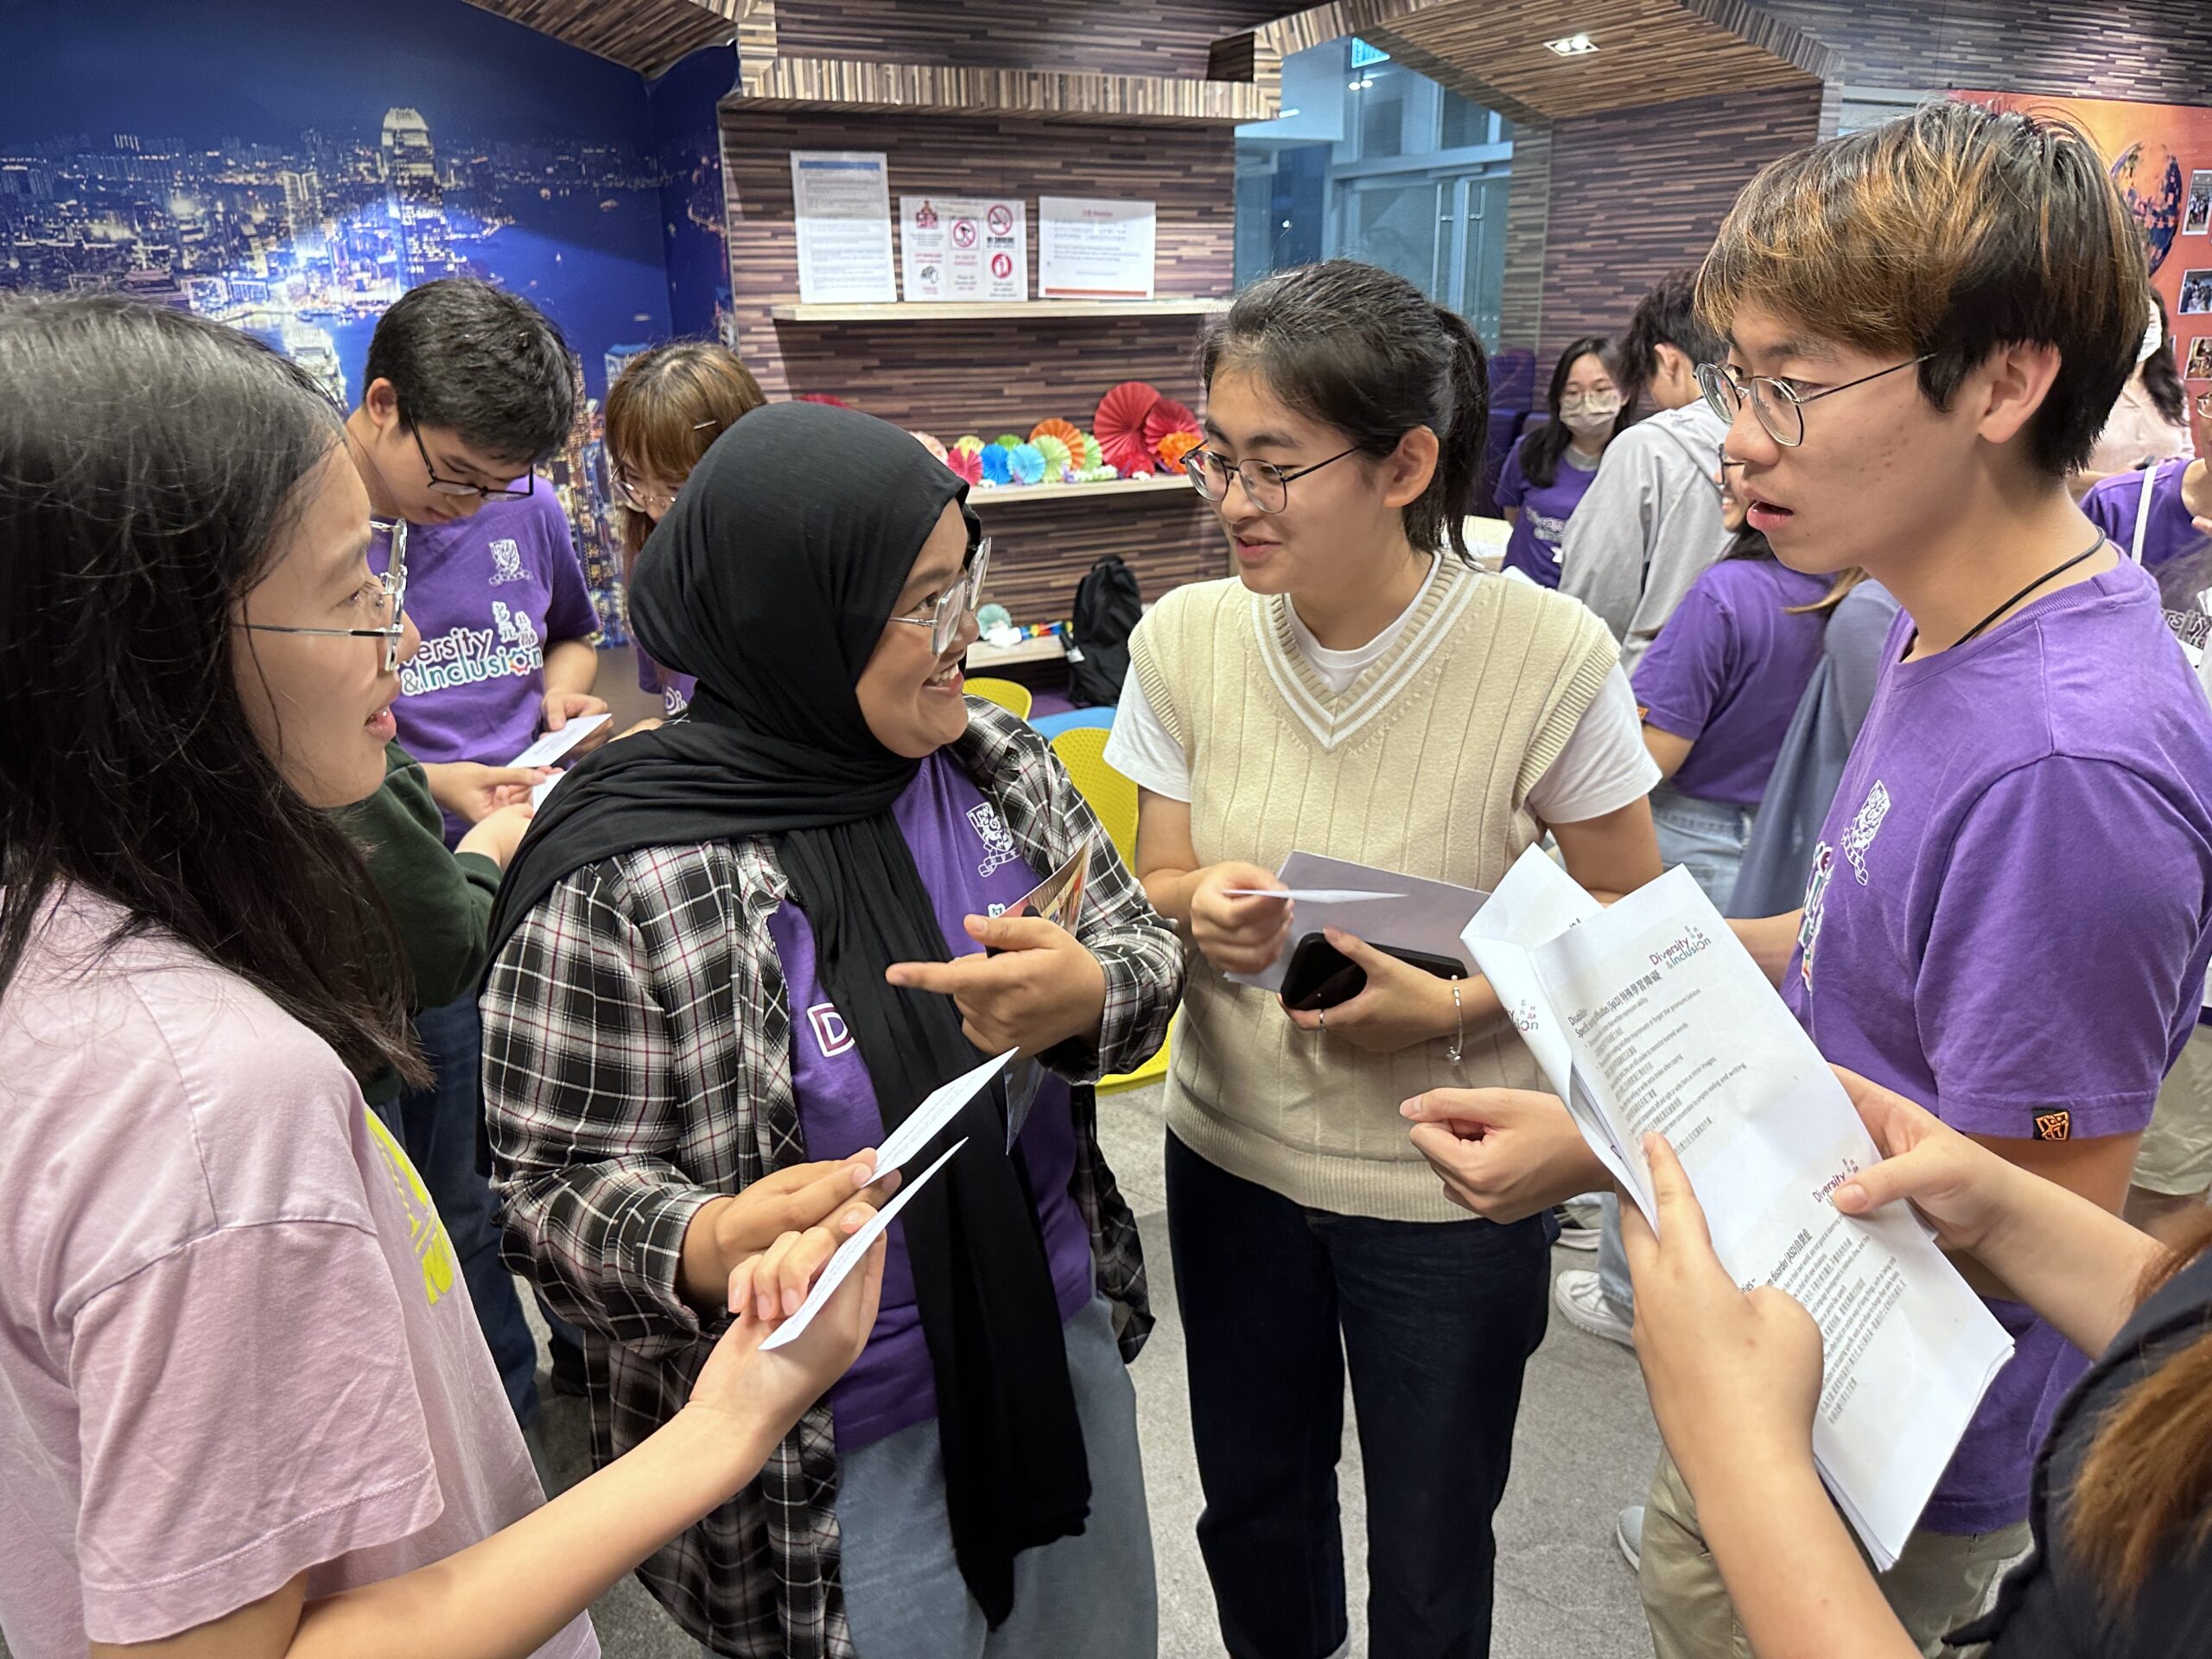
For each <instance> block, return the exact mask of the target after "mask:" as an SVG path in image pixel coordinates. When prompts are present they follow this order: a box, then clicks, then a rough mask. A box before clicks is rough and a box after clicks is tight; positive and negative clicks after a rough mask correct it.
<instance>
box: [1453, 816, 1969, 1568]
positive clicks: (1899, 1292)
mask: <svg viewBox="0 0 2212 1659" xmlns="http://www.w3.org/2000/svg"><path fill="white" fill-rule="evenodd" d="M1466 943H1467V948H1468V950H1470V951H1471V953H1472V955H1473V956H1474V958H1475V960H1476V962H1477V963H1478V964H1479V965H1480V966H1481V968H1482V970H1483V972H1484V974H1485V975H1486V976H1488V977H1489V979H1490V982H1491V987H1492V988H1494V989H1495V990H1497V994H1498V996H1499V999H1500V1001H1502V1002H1503V1004H1504V1006H1505V1008H1506V1011H1507V1013H1508V1014H1509V1015H1510V1018H1511V1019H1512V1020H1513V1022H1514V1024H1515V1025H1516V1027H1519V1029H1520V1031H1521V1033H1522V1036H1523V1037H1524V1038H1525V1039H1527V1041H1528V1044H1529V1049H1530V1051H1531V1052H1533V1053H1534V1054H1535V1057H1536V1059H1537V1063H1538V1064H1539V1065H1541V1066H1542V1067H1543V1069H1544V1071H1545V1074H1546V1076H1547V1077H1549V1078H1550V1080H1551V1084H1552V1087H1553V1089H1554V1090H1556V1091H1557V1092H1558V1093H1559V1095H1560V1097H1561V1098H1562V1099H1564V1100H1565V1101H1566V1102H1567V1107H1568V1111H1569V1113H1570V1115H1571V1116H1573V1119H1574V1121H1575V1123H1576V1125H1577V1126H1578V1127H1579V1128H1580V1129H1581V1131H1582V1134H1583V1138H1584V1139H1585V1140H1586V1141H1588V1142H1589V1143H1590V1146H1591V1148H1592V1150H1593V1151H1594V1152H1595V1153H1596V1154H1598V1156H1599V1159H1600V1160H1602V1161H1603V1162H1604V1163H1605V1166H1606V1167H1607V1168H1608V1169H1610V1170H1611V1171H1612V1172H1613V1173H1614V1175H1615V1177H1616V1178H1617V1179H1618V1180H1619V1181H1620V1182H1621V1185H1622V1186H1623V1188H1624V1190H1625V1191H1626V1192H1629V1193H1630V1194H1631V1195H1632V1196H1633V1197H1634V1198H1635V1199H1636V1202H1637V1206H1638V1207H1639V1208H1640V1209H1642V1210H1643V1213H1644V1214H1645V1216H1647V1217H1652V1219H1653V1221H1654V1224H1655V1225H1656V1217H1655V1216H1653V1204H1652V1198H1651V1182H1650V1175H1649V1166H1647V1165H1646V1163H1645V1161H1644V1157H1643V1136H1644V1135H1645V1134H1646V1133H1648V1132H1650V1131H1653V1130H1656V1131H1658V1132H1659V1133H1661V1134H1662V1135H1665V1136H1666V1137H1667V1140H1668V1142H1669V1145H1671V1146H1672V1147H1674V1149H1675V1155H1676V1156H1677V1157H1679V1158H1680V1159H1681V1162H1682V1166H1683V1168H1684V1170H1685V1171H1686V1172H1687V1173H1688V1175H1689V1178H1690V1184H1691V1185H1692V1186H1693V1187H1694V1188H1695V1189H1696V1192H1697V1196H1698V1202H1699V1203H1700V1205H1703V1207H1704V1210H1705V1214H1706V1220H1707V1224H1708V1225H1709V1226H1710V1228H1711V1229H1712V1233H1713V1249H1714V1250H1715V1252H1716V1253H1717V1254H1718V1255H1719V1258H1720V1261H1721V1264H1722V1265H1723V1266H1724V1267H1726V1268H1727V1270H1728V1272H1729V1274H1731V1276H1732V1277H1733V1278H1734V1279H1735V1280H1736V1281H1737V1282H1738V1283H1739V1284H1741V1285H1742V1286H1743V1287H1745V1289H1747V1290H1748V1289H1751V1288H1753V1287H1757V1286H1760V1285H1775V1286H1777V1287H1780V1288H1781V1289H1783V1290H1785V1291H1787V1292H1789V1294H1790V1295H1791V1296H1793V1297H1795V1298H1796V1300H1797V1301H1798V1302H1799V1303H1800V1304H1801V1305H1802V1306H1804V1308H1805V1309H1806V1310H1807V1312H1808V1313H1811V1314H1812V1316H1813V1318H1814V1319H1815V1322H1816V1323H1818V1324H1819V1325H1820V1327H1821V1338H1822V1340H1823V1344H1824V1352H1825V1358H1824V1362H1823V1363H1824V1370H1823V1376H1822V1381H1821V1401H1820V1406H1819V1408H1818V1412H1817V1414H1816V1415H1815V1419H1814V1423H1813V1452H1814V1456H1815V1460H1816V1461H1817V1463H1818V1465H1819V1466H1820V1471H1821V1478H1822V1479H1823V1480H1824V1481H1825V1482H1826V1483H1827V1488H1828V1491H1829V1492H1830V1494H1831V1495H1832V1496H1833V1497H1834V1499H1835V1501H1836V1503H1837V1506H1838V1507H1839V1508H1840V1509H1841V1510H1843V1512H1844V1515H1845V1516H1846V1517H1847V1518H1848V1519H1849V1521H1850V1522H1851V1524H1852V1526H1853V1528H1854V1529H1856V1530H1857V1532H1858V1534H1859V1538H1860V1540H1861V1541H1863V1542H1864V1543H1865V1544H1866V1549H1867V1552H1868V1554H1871V1555H1872V1557H1873V1558H1874V1561H1875V1565H1876V1566H1877V1567H1879V1568H1882V1569H1884V1570H1886V1569H1887V1568H1888V1567H1891V1565H1892V1564H1893V1563H1894V1562H1895V1561H1896V1560H1897V1555H1898V1553H1899V1552H1900V1551H1901V1550H1902V1549H1903V1548H1904V1543H1905V1540H1906V1538H1907V1536H1908V1535H1910V1533H1911V1531H1912V1529H1913V1527H1914V1526H1915V1524H1916V1522H1918V1521H1919V1518H1920V1513H1921V1510H1923V1509H1924V1508H1925V1507H1926V1506H1927V1503H1928V1497H1929V1492H1930V1491H1933V1490H1934V1488H1935V1485H1936V1480H1937V1478H1939V1477H1940V1476H1941V1475H1942V1472H1943V1469H1944V1466H1945V1465H1947V1464H1948V1463H1949V1462H1950V1460H1951V1456H1952V1453H1953V1452H1955V1451H1956V1450H1957V1449H1958V1444H1959V1440H1960V1437H1961V1436H1962V1435H1963V1434H1964V1433H1966V1429H1967V1423H1968V1422H1969V1421H1971V1419H1972V1418H1973V1416H1974V1410H1975V1408H1977V1407H1978V1406H1979V1405H1980V1402H1981V1397H1982V1395H1983V1394H1984V1393H1985V1392H1986V1390H1987V1389H1988V1388H1989V1385H1990V1383H1991V1382H1992V1381H1993V1379H1994V1378H1995V1376H1996V1375H1997V1372H1998V1371H1999V1369H2000V1368H2001V1367H2002V1366H2003V1365H2004V1363H2005V1361H2006V1360H2008V1359H2010V1358H2011V1357H2012V1338H2010V1337H2009V1336H2007V1335H2006V1334H2005V1328H2004V1327H2003V1326H2002V1325H1999V1324H1998V1322H1997V1320H1996V1319H1995V1318H1994V1317H1993V1316H1992V1315H1991V1313H1990V1312H1989V1310H1988V1308H1987V1307H1986V1306H1984V1305H1983V1303H1982V1301H1981V1299H1980V1297H1978V1296H1977V1295H1975V1294H1974V1292H1973V1291H1972V1290H1971V1289H1970V1288H1969V1287H1967V1282H1966V1281H1965V1280H1964V1279H1962V1278H1961V1277H1960V1276H1959V1272H1958V1269H1957V1268H1955V1267H1953V1266H1952V1265H1951V1263H1950V1262H1949V1261H1948V1259H1947V1258H1946V1257H1945V1256H1944V1255H1943V1253H1942V1250H1941V1249H1938V1248H1937V1246H1936V1243H1935V1242H1934V1241H1933V1240H1932V1239H1930V1238H1929V1236H1928V1234H1927V1232H1926V1231H1925V1230H1923V1227H1922V1226H1921V1224H1920V1223H1919V1222H1918V1220H1917V1219H1916V1217H1914V1216H1913V1215H1912V1214H1911V1213H1910V1211H1908V1210H1906V1209H1904V1207H1902V1206H1896V1207H1892V1208H1891V1209H1889V1210H1887V1211H1884V1212H1882V1213H1881V1214H1879V1215H1878V1216H1873V1217H1850V1216H1846V1215H1845V1214H1843V1213H1842V1211H1839V1210H1837V1209H1836V1208H1835V1206H1834V1205H1833V1204H1831V1203H1830V1202H1829V1197H1828V1195H1829V1194H1830V1193H1832V1192H1834V1191H1835V1189H1836V1188H1837V1187H1839V1186H1840V1185H1842V1184H1843V1183H1844V1182H1845V1181H1847V1180H1848V1179H1850V1178H1851V1177H1852V1176H1853V1175H1854V1174H1856V1173H1859V1171H1860V1170H1862V1169H1865V1168H1866V1167H1867V1166H1870V1165H1872V1164H1873V1163H1876V1162H1878V1161H1879V1160H1880V1156H1881V1154H1880V1153H1879V1152H1878V1150H1877V1149H1876V1147H1875V1146H1874V1143H1873V1141H1872V1137H1870V1136H1869V1135H1867V1133H1866V1126H1865V1125H1864V1124H1863V1123H1861V1122H1859V1114H1858V1112H1857V1111H1856V1110H1855V1109H1853V1106H1852V1104H1851V1100H1850V1097H1849V1096H1847V1095H1846V1094H1845V1093H1844V1091H1843V1086H1842V1084H1840V1083H1838V1082H1837V1081H1836V1078H1835V1075H1834V1073H1833V1072H1832V1071H1829V1070H1828V1067H1827V1062H1826V1061H1824V1060H1823V1059H1822V1058H1821V1055H1820V1052H1819V1051H1818V1050H1817V1049H1815V1047H1814V1046H1813V1042H1812V1039H1810V1038H1809V1037H1808V1036H1807V1035H1806V1034H1805V1033H1804V1031H1803V1029H1802V1027H1800V1026H1799V1025H1798V1024H1797V1021H1796V1020H1795V1019H1794V1018H1792V1017H1791V1015H1790V1014H1789V1009H1788V1007H1786V1006H1784V1004H1783V1001H1782V1000H1781V998H1780V997H1778V996H1777V995H1775V991H1774V988H1773V986H1772V985H1771V984H1770V983H1769V982H1768V981H1767V979H1766V976H1765V975H1764V974H1763V973H1762V972H1761V971H1760V970H1759V968H1758V964H1757V963H1754V962H1753V961H1752V960H1751V954H1750V953H1749V952H1748V951H1746V950H1745V949H1744V947H1743V944H1741V942H1740V941H1738V939H1737V938H1736V936H1735V934H1734V933H1733V932H1732V931H1731V930H1730V929H1729V927H1728V925H1727V924H1726V922H1724V921H1723V920H1721V918H1720V913H1719V912H1718V911H1717V910H1715V909H1714V908H1713V903H1712V900H1710V899H1707V897H1706V896H1705V894H1704V893H1703V892H1701V891H1700V889H1699V887H1698V885H1697V882H1696V880H1694V878H1693V877H1692V876H1691V874H1690V873H1689V872H1688V870H1687V869H1681V868H1677V869H1674V870H1670V871H1669V872H1668V873H1667V874H1665V875H1663V876H1662V877H1661V878H1660V879H1659V880H1656V881H1654V882H1652V883H1650V884H1649V885H1648V886H1646V887H1642V888H1640V889H1638V890H1637V892H1635V893H1630V895H1629V896H1628V897H1627V898H1625V899H1622V900H1621V901H1620V902H1619V903H1618V904H1616V905H1614V906H1611V907H1610V908H1600V907H1599V905H1598V904H1597V902H1596V901H1595V900H1594V899H1592V898H1591V897H1590V896H1589V895H1588V894H1587V893H1584V892H1583V891H1582V890H1581V889H1580V887H1577V886H1576V885H1575V883H1574V881H1573V878H1571V877H1570V876H1568V875H1567V874H1566V873H1565V872H1564V871H1563V870H1561V869H1560V868H1559V867H1558V866H1557V865H1556V864H1554V863H1553V862H1552V861H1551V860H1549V859H1548V858H1547V857H1546V856H1545V855H1543V854H1542V853H1541V851H1539V850H1538V849H1535V848H1530V849H1529V850H1528V851H1527V852H1526V853H1524V854H1522V857H1521V860H1520V861H1519V862H1518V863H1517V864H1516V865H1515V866H1514V868H1513V869H1512V870H1511V871H1510V873H1509V874H1507V876H1506V878H1505V880H1503V881H1502V882H1501V883H1499V884H1498V888H1497V893H1494V894H1493V895H1491V901H1490V903H1489V904H1488V905H1486V906H1484V908H1483V910H1482V912H1480V913H1479V914H1478V916H1477V917H1476V918H1474V920H1473V921H1472V922H1471V924H1470V925H1469V926H1468V928H1467V931H1466Z"/></svg>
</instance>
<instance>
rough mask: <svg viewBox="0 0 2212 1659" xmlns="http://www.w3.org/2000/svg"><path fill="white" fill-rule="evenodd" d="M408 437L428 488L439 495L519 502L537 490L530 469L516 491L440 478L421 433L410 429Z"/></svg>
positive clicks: (535, 472)
mask: <svg viewBox="0 0 2212 1659" xmlns="http://www.w3.org/2000/svg"><path fill="white" fill-rule="evenodd" d="M408 435H409V436H410V437H411V438H413V439H414V440H415V453H416V454H418V455H420V456H422V457H423V471H424V472H426V473H428V474H429V475H430V487H431V488H432V489H433V490H435V491H436V492H437V493H439V494H440V495H473V496H475V497H476V498H477V499H479V500H483V501H520V500H522V499H524V498H526V497H528V496H531V495H533V494H535V493H537V469H536V468H534V467H533V468H532V469H531V471H530V472H529V473H527V474H524V476H525V477H527V478H528V479H529V480H530V481H529V482H528V483H527V484H525V485H524V486H523V487H522V488H520V489H518V490H498V489H493V488H492V487H490V486H487V485H483V484H464V483H462V482H461V480H459V479H457V478H440V477H439V476H438V469H437V467H435V466H433V465H432V464H431V461H430V452H429V450H428V449H425V448H423V432H422V429H421V428H419V427H410V429H408Z"/></svg>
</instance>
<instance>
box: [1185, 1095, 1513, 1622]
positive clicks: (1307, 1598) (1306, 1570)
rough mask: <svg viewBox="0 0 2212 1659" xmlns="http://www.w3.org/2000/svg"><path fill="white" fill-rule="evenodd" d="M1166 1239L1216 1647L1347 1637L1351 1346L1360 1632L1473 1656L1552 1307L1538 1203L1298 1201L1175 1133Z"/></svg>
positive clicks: (1487, 1608) (1487, 1612)
mask: <svg viewBox="0 0 2212 1659" xmlns="http://www.w3.org/2000/svg"><path fill="white" fill-rule="evenodd" d="M1167 1236H1168V1243H1169V1245H1170V1247H1171V1249H1172V1250H1173V1255H1174V1263H1175V1295H1176V1301H1177V1304H1178V1306H1179V1307H1180V1308H1181V1310H1182V1315H1183V1332H1184V1342H1185V1355H1186V1358H1187V1363H1188V1366H1189V1370H1190V1379H1191V1435H1192V1442H1193V1444H1194V1446H1195V1447H1196V1450H1197V1452H1198V1480H1199V1484H1200V1485H1201V1486H1202V1488H1203V1489H1204V1491H1205V1513H1204V1514H1202V1515H1201V1516H1199V1517H1198V1548H1199V1550H1200V1551H1201V1553H1202V1554H1204V1555H1205V1563H1206V1573H1207V1575H1208V1576H1209V1577H1210V1578H1211V1580H1213V1592H1214V1601H1215V1604H1216V1607H1217V1611H1218V1613H1219V1615H1220V1619H1221V1630H1222V1639H1223V1642H1224V1644H1225V1645H1226V1647H1227V1649H1228V1650H1229V1653H1230V1659H1323V1656H1325V1655H1328V1654H1332V1653H1334V1652H1335V1651H1336V1650H1337V1649H1338V1648H1339V1647H1341V1646H1342V1645H1343V1644H1344V1639H1345V1637H1346V1635H1347V1633H1348V1630H1349V1628H1350V1620H1349V1618H1348V1617H1347V1614H1346V1611H1345V1605H1344V1537H1343V1533H1342V1531H1341V1529H1340V1528H1339V1524H1338V1507H1337V1459H1338V1452H1339V1450H1340V1448H1341V1446H1342V1444H1343V1440H1344V1368H1345V1364H1346V1363H1347V1361H1349V1363H1350V1364H1351V1392H1352V1402H1353V1406H1354V1408H1355V1409H1356V1410H1357V1414H1358V1422H1359V1446H1360V1452H1361V1454H1362V1459H1363V1463H1364V1465H1365V1471H1366V1482H1367V1542H1368V1548H1367V1571H1368V1586H1369V1589H1368V1646H1369V1650H1370V1652H1372V1653H1375V1654H1376V1655H1378V1656H1388V1659H1483V1656H1485V1655H1487V1654H1488V1653H1489V1652H1490V1629H1491V1572H1492V1568H1493V1567H1495V1565H1496V1562H1497V1538H1496V1536H1495V1535H1494V1534H1493V1532H1492V1530H1491V1517H1492V1516H1494V1514H1495V1513H1496V1511H1497V1503H1498V1500H1499V1499H1500V1498H1501V1497H1503V1496H1504V1493H1505V1478H1506V1473H1507V1471H1508V1468H1509V1466H1510V1463H1511V1459H1512V1453H1513V1422H1514V1419H1515V1417H1516V1415H1517V1414H1519V1412H1520V1408H1521V1376H1522V1369H1523V1368H1524V1366H1525V1365H1526V1364H1527V1362H1528V1358H1529V1355H1530V1354H1532V1353H1534V1352H1535V1351H1536V1346H1537V1344H1539V1343H1541V1341H1542V1340H1543V1337H1544V1321H1545V1319H1546V1317H1547V1315H1548V1309H1549V1301H1548V1294H1547V1293H1548V1277H1549V1274H1548V1263H1549V1260H1550V1249H1549V1245H1548V1242H1547V1239H1546V1234H1545V1230H1544V1224H1543V1221H1542V1218H1541V1217H1531V1218H1530V1219H1529V1220H1527V1221H1522V1222H1516V1223H1515V1224H1513V1225H1511V1226H1510V1227H1500V1226H1497V1225H1495V1224H1492V1223H1490V1222H1487V1221H1465V1222H1404V1221H1379V1220H1376V1219H1374V1218H1372V1217H1364V1216H1339V1215H1334V1214H1331V1213H1329V1212H1327V1211H1319V1210H1308V1209H1306V1208H1305V1207H1304V1206H1302V1205H1298V1204H1294V1203H1293V1202H1292V1201H1291V1200H1290V1199H1288V1198H1285V1197H1283V1196H1282V1195H1281V1193H1278V1192H1272V1191H1270V1190H1269V1189H1268V1188H1266V1187H1264V1186H1260V1185H1256V1184H1255V1183H1253V1182H1250V1181H1247V1180H1243V1179H1239V1178H1238V1177H1236V1176H1234V1175H1231V1174H1230V1173H1228V1172H1227V1171H1226V1170H1224V1169H1221V1168H1219V1167H1217V1166H1215V1165H1213V1164H1211V1163H1209V1162H1208V1161H1207V1160H1205V1159H1204V1158H1201V1157H1199V1156H1198V1154H1196V1153H1194V1152H1192V1150H1191V1149H1190V1148H1189V1147H1185V1145H1184V1144H1183V1143H1182V1142H1181V1141H1179V1140H1177V1139H1176V1138H1175V1136H1174V1135H1173V1134H1170V1135H1168V1137H1167Z"/></svg>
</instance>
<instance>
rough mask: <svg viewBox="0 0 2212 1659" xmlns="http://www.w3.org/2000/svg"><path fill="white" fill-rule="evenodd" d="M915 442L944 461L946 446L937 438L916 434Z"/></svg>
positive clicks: (927, 434) (921, 433)
mask: <svg viewBox="0 0 2212 1659" xmlns="http://www.w3.org/2000/svg"><path fill="white" fill-rule="evenodd" d="M914 442H917V443H918V444H920V445H921V446H922V448H925V449H926V450H928V451H929V452H930V454H933V455H935V456H936V457H937V458H938V460H939V461H943V460H944V445H943V444H941V443H939V442H938V441H937V440H936V438H934V437H932V436H931V435H930V434H929V433H927V432H917V433H915V434H914Z"/></svg>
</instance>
